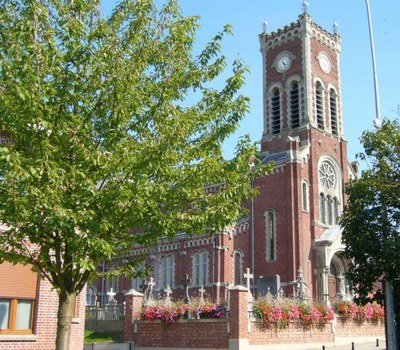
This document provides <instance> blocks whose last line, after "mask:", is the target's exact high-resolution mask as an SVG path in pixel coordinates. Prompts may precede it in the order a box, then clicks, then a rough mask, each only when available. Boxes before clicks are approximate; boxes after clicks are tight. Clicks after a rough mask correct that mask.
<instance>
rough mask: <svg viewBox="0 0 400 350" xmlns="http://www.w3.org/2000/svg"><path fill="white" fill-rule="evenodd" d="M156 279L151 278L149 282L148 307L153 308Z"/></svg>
mask: <svg viewBox="0 0 400 350" xmlns="http://www.w3.org/2000/svg"><path fill="white" fill-rule="evenodd" d="M155 285H156V284H155V282H154V278H153V277H150V280H149V281H148V282H147V286H148V288H147V289H148V292H147V305H148V306H151V305H153V303H154V300H153V287H154V286H155Z"/></svg>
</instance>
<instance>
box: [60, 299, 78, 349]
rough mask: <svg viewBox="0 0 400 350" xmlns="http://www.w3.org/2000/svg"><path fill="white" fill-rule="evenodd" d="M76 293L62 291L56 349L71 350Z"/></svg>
mask: <svg viewBox="0 0 400 350" xmlns="http://www.w3.org/2000/svg"><path fill="white" fill-rule="evenodd" d="M75 298H76V295H75V294H74V293H73V294H68V293H67V292H61V293H60V294H59V299H58V312H57V338H56V350H69V339H70V336H71V321H72V318H73V316H74V315H73V312H74V310H73V307H74V305H75Z"/></svg>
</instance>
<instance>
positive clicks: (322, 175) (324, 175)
mask: <svg viewBox="0 0 400 350" xmlns="http://www.w3.org/2000/svg"><path fill="white" fill-rule="evenodd" d="M318 175H319V183H320V184H321V185H322V186H323V187H325V188H327V189H331V188H333V187H334V186H335V183H336V177H335V171H334V170H333V167H332V166H331V165H330V164H329V163H328V162H323V163H322V164H321V165H320V167H319V170H318Z"/></svg>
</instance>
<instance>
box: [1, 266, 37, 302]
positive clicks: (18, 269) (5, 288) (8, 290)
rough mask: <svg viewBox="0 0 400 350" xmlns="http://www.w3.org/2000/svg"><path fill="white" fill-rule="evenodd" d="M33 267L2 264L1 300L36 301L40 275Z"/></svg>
mask: <svg viewBox="0 0 400 350" xmlns="http://www.w3.org/2000/svg"><path fill="white" fill-rule="evenodd" d="M31 267H32V266H31V265H25V266H24V265H20V264H17V265H13V264H11V263H9V262H4V263H2V264H0V299H1V298H15V299H24V298H25V299H36V289H37V281H38V273H37V272H32V271H31Z"/></svg>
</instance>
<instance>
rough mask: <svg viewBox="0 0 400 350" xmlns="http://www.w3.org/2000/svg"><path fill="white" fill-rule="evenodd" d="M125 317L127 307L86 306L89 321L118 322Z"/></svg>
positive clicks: (118, 305)
mask: <svg viewBox="0 0 400 350" xmlns="http://www.w3.org/2000/svg"><path fill="white" fill-rule="evenodd" d="M124 317H125V305H123V304H115V305H102V306H86V315H85V318H86V320H87V321H118V320H123V319H124Z"/></svg>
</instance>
